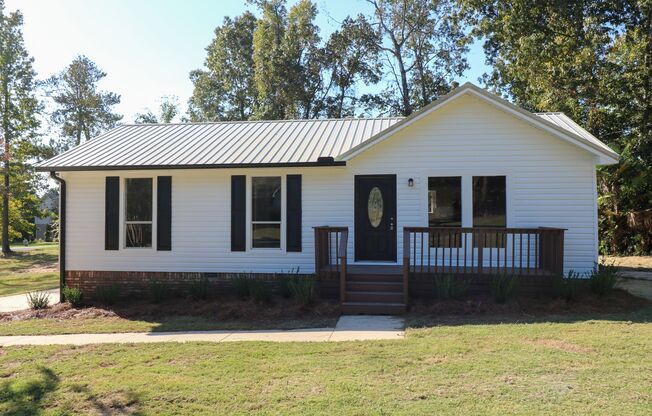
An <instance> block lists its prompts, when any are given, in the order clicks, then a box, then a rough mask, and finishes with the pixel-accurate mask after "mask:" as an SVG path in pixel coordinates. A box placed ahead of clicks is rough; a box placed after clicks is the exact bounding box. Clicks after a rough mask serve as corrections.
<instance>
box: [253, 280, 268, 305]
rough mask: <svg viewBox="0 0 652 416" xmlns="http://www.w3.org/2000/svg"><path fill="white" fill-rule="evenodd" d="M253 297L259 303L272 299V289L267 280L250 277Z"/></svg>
mask: <svg viewBox="0 0 652 416" xmlns="http://www.w3.org/2000/svg"><path fill="white" fill-rule="evenodd" d="M249 291H250V292H251V297H252V298H253V299H254V300H255V301H256V302H258V303H269V302H270V301H271V300H272V289H271V288H270V287H269V285H268V284H267V283H265V282H261V281H260V280H254V279H249Z"/></svg>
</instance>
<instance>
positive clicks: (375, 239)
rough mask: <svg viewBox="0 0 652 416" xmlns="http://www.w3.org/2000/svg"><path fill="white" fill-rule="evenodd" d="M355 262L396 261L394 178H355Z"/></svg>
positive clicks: (364, 176)
mask: <svg viewBox="0 0 652 416" xmlns="http://www.w3.org/2000/svg"><path fill="white" fill-rule="evenodd" d="M355 259H356V261H357V260H380V261H396V175H358V176H356V177H355Z"/></svg>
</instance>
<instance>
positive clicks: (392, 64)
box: [367, 0, 468, 116]
mask: <svg viewBox="0 0 652 416" xmlns="http://www.w3.org/2000/svg"><path fill="white" fill-rule="evenodd" d="M367 2H368V3H370V4H371V5H372V6H373V8H374V13H373V16H370V20H371V22H372V25H373V26H374V27H375V29H376V32H377V36H378V38H379V39H380V43H379V45H378V47H379V48H380V50H381V51H383V52H384V56H385V60H384V64H385V68H386V72H387V75H388V76H389V77H390V80H389V83H388V84H389V85H388V87H387V88H386V90H385V91H384V92H383V93H382V94H380V95H379V96H377V97H375V100H376V102H377V103H378V104H380V105H381V107H382V108H385V109H386V108H388V107H389V108H391V111H392V112H393V113H398V114H402V115H404V116H408V115H410V114H411V113H412V112H413V111H414V110H415V109H416V108H419V107H421V106H423V105H425V104H428V103H429V102H430V101H432V100H434V99H436V98H437V97H438V96H439V95H440V94H442V93H446V92H448V91H449V90H450V89H451V88H452V86H453V81H454V79H455V77H458V76H461V75H462V73H463V72H464V70H465V69H467V68H468V64H467V61H466V57H465V56H466V52H467V51H468V46H467V44H468V38H467V36H466V35H465V34H464V31H463V30H462V25H461V23H460V21H459V20H458V19H457V6H456V4H457V3H456V2H455V1H454V0H367Z"/></svg>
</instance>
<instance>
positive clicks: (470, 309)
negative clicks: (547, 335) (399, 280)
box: [409, 290, 652, 322]
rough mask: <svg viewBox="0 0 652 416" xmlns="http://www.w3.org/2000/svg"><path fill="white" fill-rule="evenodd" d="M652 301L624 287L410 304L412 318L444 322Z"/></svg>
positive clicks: (601, 311)
mask: <svg viewBox="0 0 652 416" xmlns="http://www.w3.org/2000/svg"><path fill="white" fill-rule="evenodd" d="M651 305H652V302H650V301H648V300H645V299H642V298H639V297H636V296H632V295H630V294H629V293H627V292H624V291H622V290H614V291H612V292H611V293H610V294H608V295H605V296H602V297H600V296H597V295H594V294H592V293H585V294H582V295H581V296H580V297H579V299H577V300H576V301H573V302H566V301H565V300H563V299H553V298H550V297H523V296H521V297H516V298H514V299H513V300H510V301H508V302H506V303H504V304H498V303H495V302H494V301H493V300H492V299H491V298H490V297H487V296H484V297H481V296H477V297H470V298H465V299H464V300H437V301H427V300H423V301H419V300H417V301H414V302H412V304H411V306H410V312H409V317H410V318H417V319H418V318H435V319H436V320H441V321H442V322H447V321H456V320H462V321H463V320H474V319H486V318H489V319H491V320H492V321H493V320H505V319H508V320H516V321H518V320H527V319H536V318H542V317H549V316H559V317H563V316H568V317H574V316H587V317H590V316H595V317H599V316H605V315H613V314H623V313H631V312H637V311H640V310H641V309H643V308H645V307H648V306H651Z"/></svg>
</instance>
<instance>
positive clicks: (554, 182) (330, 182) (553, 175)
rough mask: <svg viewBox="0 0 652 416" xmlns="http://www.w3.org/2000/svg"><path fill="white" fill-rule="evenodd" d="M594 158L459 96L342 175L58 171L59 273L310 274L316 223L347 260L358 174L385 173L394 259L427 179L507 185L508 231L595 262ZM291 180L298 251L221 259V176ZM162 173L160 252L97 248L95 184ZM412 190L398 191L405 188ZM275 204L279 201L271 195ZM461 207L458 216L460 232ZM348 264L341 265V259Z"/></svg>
mask: <svg viewBox="0 0 652 416" xmlns="http://www.w3.org/2000/svg"><path fill="white" fill-rule="evenodd" d="M595 162H596V158H595V156H593V155H591V154H590V153H588V152H586V151H584V150H581V149H579V148H578V147H576V146H574V145H571V144H569V143H567V142H564V141H563V140H561V139H559V138H557V137H555V136H553V135H552V134H550V133H548V132H545V131H543V130H539V129H537V128H534V127H532V126H531V125H529V124H528V123H526V122H524V121H522V120H519V119H517V118H516V117H515V116H513V115H510V114H507V113H505V112H503V111H501V110H499V109H497V108H496V107H494V106H492V105H489V104H487V103H486V102H483V101H481V100H480V99H478V98H475V97H471V96H463V97H460V98H458V99H456V100H455V101H453V102H451V103H450V104H447V105H446V106H444V107H443V108H441V109H439V110H437V111H436V112H434V113H432V114H431V115H429V116H427V117H425V118H424V119H422V120H420V121H418V122H415V123H414V124H412V125H411V126H409V127H407V128H405V129H404V130H402V131H400V132H398V133H397V134H396V135H395V136H394V137H392V138H390V139H388V140H386V141H384V142H382V143H379V144H378V145H376V146H374V147H372V148H370V149H369V150H367V151H365V152H364V153H362V154H360V155H359V156H357V157H355V158H353V159H352V160H350V161H349V162H347V166H345V167H328V168H321V167H319V168H317V167H311V168H286V169H280V168H278V169H277V168H261V169H201V170H165V171H141V172H137V171H124V172H121V171H112V172H64V173H63V174H62V176H63V177H64V179H66V181H67V183H68V248H67V256H68V260H67V265H66V266H67V268H68V269H69V270H124V271H197V272H201V271H203V272H287V271H290V270H291V269H293V268H297V267H299V269H300V271H301V272H306V273H308V272H312V271H313V270H314V234H313V229H312V227H314V226H319V225H330V226H348V227H349V229H350V236H349V259H353V258H354V257H353V246H354V244H353V242H354V238H355V230H354V229H353V217H354V215H353V213H354V209H353V208H354V207H353V200H354V198H353V195H354V194H353V191H354V176H355V175H358V174H395V175H397V210H398V218H397V227H398V249H397V251H398V259H399V262H400V259H401V258H402V256H401V249H402V240H403V235H402V230H403V227H405V226H427V224H428V213H427V211H428V206H427V190H428V177H429V176H461V177H462V193H463V200H469V199H467V198H469V197H470V195H465V194H468V193H469V192H471V177H472V176H485V175H487V176H491V175H504V176H506V178H507V183H506V187H507V189H506V194H507V226H508V227H539V226H544V227H562V228H566V229H568V231H567V232H566V240H565V246H564V248H565V267H566V269H575V270H578V271H587V270H589V269H590V268H591V267H592V266H593V264H594V262H595V261H596V259H597V221H596V210H597V207H596V194H595ZM287 174H301V175H302V211H303V218H302V227H303V233H302V239H303V241H302V244H303V251H302V252H285V251H284V250H281V251H279V250H248V251H246V252H231V250H230V218H231V216H230V192H231V185H230V184H231V182H230V178H231V175H247V177H248V179H247V181H248V182H249V181H250V178H251V177H252V176H281V177H285V175H287ZM112 175H120V176H121V177H128V176H130V175H131V176H136V175H142V176H148V177H156V176H157V175H172V176H173V183H174V184H175V186H174V187H173V189H172V250H171V251H155V250H149V251H145V250H119V251H105V250H104V237H103V235H104V234H103V233H104V178H105V177H106V176H112ZM410 178H412V179H414V186H413V187H409V186H408V179H410ZM283 200H285V196H284V197H283ZM472 215H473V214H472V207H471V206H470V205H469V204H466V205H465V204H463V206H462V221H463V224H464V225H470V223H469V221H472ZM350 261H351V260H350Z"/></svg>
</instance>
